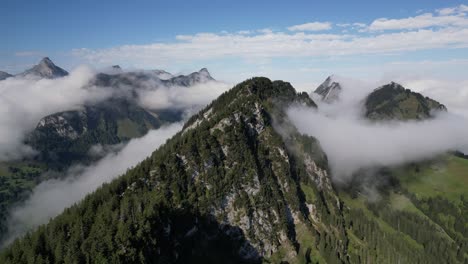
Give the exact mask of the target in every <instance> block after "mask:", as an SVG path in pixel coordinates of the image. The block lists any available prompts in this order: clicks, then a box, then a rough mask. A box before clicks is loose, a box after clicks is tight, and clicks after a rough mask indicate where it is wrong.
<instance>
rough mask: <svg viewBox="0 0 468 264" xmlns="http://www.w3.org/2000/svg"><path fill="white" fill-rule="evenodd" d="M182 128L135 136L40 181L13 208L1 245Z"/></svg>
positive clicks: (52, 213)
mask: <svg viewBox="0 0 468 264" xmlns="http://www.w3.org/2000/svg"><path fill="white" fill-rule="evenodd" d="M181 128H182V124H180V123H175V124H172V125H170V126H167V127H162V128H160V129H157V130H152V131H150V132H148V134H146V135H145V136H144V137H141V138H137V139H132V140H131V141H130V142H129V143H128V144H127V145H126V146H125V147H124V148H123V149H122V150H120V151H118V152H111V153H109V154H107V155H106V156H105V157H104V158H102V159H101V160H100V161H99V162H97V163H96V164H94V165H91V166H89V167H79V166H78V167H73V168H70V169H69V171H68V173H67V177H66V178H64V179H56V180H48V181H45V182H42V183H41V184H39V185H38V186H37V187H36V188H35V189H34V191H33V193H32V195H31V196H30V197H29V199H28V200H27V201H25V202H24V203H23V204H22V205H21V206H20V207H17V208H15V209H13V210H12V212H11V214H10V217H9V220H8V234H7V236H6V239H5V241H4V242H3V245H2V246H5V245H7V244H9V243H11V242H12V241H13V240H14V239H15V238H17V237H19V236H21V235H24V234H25V233H26V232H27V231H29V230H32V229H33V228H35V227H37V226H38V225H41V224H45V223H47V222H48V221H49V220H50V218H52V217H54V216H56V215H58V214H59V213H61V212H62V211H63V209H65V208H67V207H69V206H71V205H73V204H74V203H76V202H78V201H80V200H81V199H83V198H84V197H85V195H86V194H88V193H90V192H93V191H94V190H95V189H96V188H97V187H98V186H101V185H102V184H103V183H105V182H109V181H111V180H112V179H114V178H116V177H118V176H119V175H122V174H123V173H125V171H126V170H127V169H128V168H130V167H132V166H135V165H137V164H138V162H140V161H142V160H143V159H145V158H146V157H147V156H149V155H150V154H151V153H152V152H153V151H154V150H156V149H157V148H158V147H159V146H160V145H162V144H164V143H165V141H166V140H167V139H169V138H170V137H172V136H173V135H174V134H176V133H177V132H178V131H179V130H180V129H181Z"/></svg>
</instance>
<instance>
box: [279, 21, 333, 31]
mask: <svg viewBox="0 0 468 264" xmlns="http://www.w3.org/2000/svg"><path fill="white" fill-rule="evenodd" d="M331 28H332V23H330V22H310V23H305V24H300V25H294V26H291V27H288V30H289V31H323V30H329V29H331Z"/></svg>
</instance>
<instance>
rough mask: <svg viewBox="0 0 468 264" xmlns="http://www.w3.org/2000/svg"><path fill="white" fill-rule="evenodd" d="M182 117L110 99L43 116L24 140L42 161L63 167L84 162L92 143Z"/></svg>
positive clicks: (124, 138) (137, 134)
mask: <svg viewBox="0 0 468 264" xmlns="http://www.w3.org/2000/svg"><path fill="white" fill-rule="evenodd" d="M181 118H182V116H181V113H179V112H174V113H172V114H171V113H169V112H167V111H166V112H165V111H164V110H162V111H161V112H150V111H148V110H146V109H144V108H142V107H140V106H139V105H138V104H137V103H136V102H133V101H130V100H127V99H122V98H120V99H119V98H113V99H109V100H106V101H103V102H100V103H99V104H96V105H87V106H85V107H84V108H83V109H80V110H73V111H65V112H59V113H56V114H52V115H49V116H46V117H44V118H42V119H41V120H40V121H39V123H38V125H37V127H36V129H35V130H34V131H33V132H32V133H31V134H30V136H29V139H28V142H27V143H28V144H29V145H30V146H32V147H33V148H34V149H36V150H38V151H39V152H40V153H41V154H40V156H41V157H40V158H41V159H42V160H44V161H45V162H47V163H51V164H56V165H57V166H59V167H63V166H66V165H69V164H70V163H71V162H83V161H85V160H86V158H87V153H88V151H89V149H90V147H91V146H93V145H95V144H103V145H111V144H117V143H120V142H125V141H127V140H129V139H131V138H135V137H140V136H143V135H144V134H146V133H147V132H148V131H149V130H150V129H155V128H158V127H160V126H161V125H162V124H164V123H168V122H174V121H175V120H180V119H181ZM83 159H84V160H83Z"/></svg>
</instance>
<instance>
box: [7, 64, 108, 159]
mask: <svg viewBox="0 0 468 264" xmlns="http://www.w3.org/2000/svg"><path fill="white" fill-rule="evenodd" d="M92 76H94V73H93V72H92V71H91V70H90V69H88V68H85V67H79V68H77V69H76V70H74V71H72V72H71V74H70V75H69V76H66V77H63V78H60V79H54V80H49V79H41V80H38V79H33V78H8V79H6V80H3V81H0V160H6V159H12V158H18V157H19V156H22V155H23V154H27V153H28V152H29V151H28V150H29V149H28V148H27V147H26V146H24V145H23V144H22V141H23V137H24V135H25V134H26V133H27V132H28V131H30V130H32V129H33V128H34V127H35V126H36V124H37V122H38V121H39V119H40V118H42V117H44V116H46V115H49V114H52V113H55V112H59V111H65V110H72V109H77V108H79V107H81V106H82V105H83V104H84V103H85V102H90V101H99V100H102V99H104V98H106V97H107V96H109V95H110V94H109V93H108V92H107V91H104V90H102V89H97V88H96V87H87V86H85V85H86V84H87V83H88V82H89V80H90V79H91V77H92Z"/></svg>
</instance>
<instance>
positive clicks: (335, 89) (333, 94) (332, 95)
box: [314, 76, 342, 103]
mask: <svg viewBox="0 0 468 264" xmlns="http://www.w3.org/2000/svg"><path fill="white" fill-rule="evenodd" d="M341 90H342V88H341V85H340V83H339V82H337V81H335V80H334V78H333V76H328V78H327V79H326V80H325V81H324V82H323V83H322V84H320V85H319V86H318V87H317V89H315V91H314V93H316V94H318V95H320V97H321V100H322V101H324V102H326V103H332V102H334V101H336V100H338V99H339V95H340V93H341Z"/></svg>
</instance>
